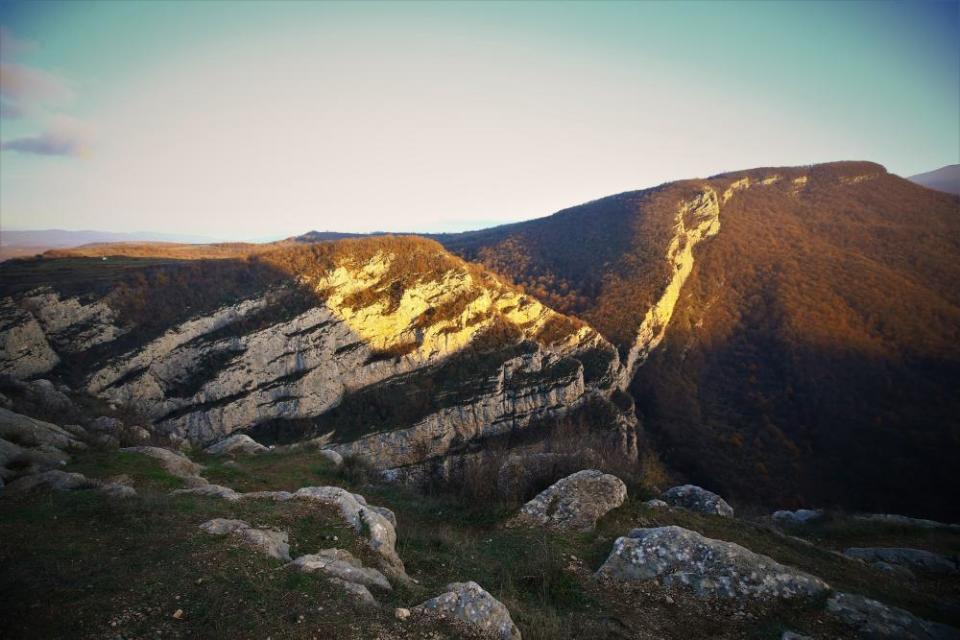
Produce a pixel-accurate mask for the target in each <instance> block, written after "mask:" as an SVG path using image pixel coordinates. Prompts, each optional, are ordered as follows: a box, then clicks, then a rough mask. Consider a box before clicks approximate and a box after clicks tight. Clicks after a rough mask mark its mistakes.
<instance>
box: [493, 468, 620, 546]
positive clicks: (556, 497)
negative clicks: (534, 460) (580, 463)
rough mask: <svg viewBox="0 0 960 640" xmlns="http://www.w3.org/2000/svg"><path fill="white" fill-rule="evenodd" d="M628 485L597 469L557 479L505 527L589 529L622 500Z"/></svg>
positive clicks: (558, 529) (560, 529) (562, 529)
mask: <svg viewBox="0 0 960 640" xmlns="http://www.w3.org/2000/svg"><path fill="white" fill-rule="evenodd" d="M626 498H627V486H626V485H625V484H623V482H622V481H621V480H620V479H619V478H617V477H616V476H612V475H610V474H607V473H603V472H602V471H598V470H596V469H587V470H584V471H578V472H577V473H574V474H573V475H570V476H567V477H566V478H563V479H562V480H558V481H557V482H555V483H554V484H553V485H551V486H550V487H549V488H547V489H545V490H544V491H542V492H541V493H540V494H539V495H537V497H535V498H534V499H533V500H531V501H530V502H528V503H527V504H525V505H523V508H522V509H521V510H520V513H518V514H517V515H516V516H514V517H513V518H512V519H511V520H509V521H508V522H507V526H508V527H542V528H544V529H552V530H557V531H592V530H593V529H594V527H596V526H597V520H599V519H600V518H602V517H603V516H604V515H605V514H607V513H608V512H609V511H611V510H613V509H616V508H617V507H619V506H620V505H622V504H623V501H624V500H626Z"/></svg>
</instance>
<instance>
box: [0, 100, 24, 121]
mask: <svg viewBox="0 0 960 640" xmlns="http://www.w3.org/2000/svg"><path fill="white" fill-rule="evenodd" d="M23 115H24V111H23V109H22V108H21V107H18V106H17V105H15V104H13V103H12V102H5V101H3V100H0V118H5V119H7V120H13V119H14V118H22V117H23Z"/></svg>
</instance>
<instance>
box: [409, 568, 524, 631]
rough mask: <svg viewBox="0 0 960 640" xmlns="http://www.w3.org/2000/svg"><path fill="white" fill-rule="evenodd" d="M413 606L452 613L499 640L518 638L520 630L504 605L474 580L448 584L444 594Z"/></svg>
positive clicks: (447, 613)
mask: <svg viewBox="0 0 960 640" xmlns="http://www.w3.org/2000/svg"><path fill="white" fill-rule="evenodd" d="M416 609H420V610H426V611H436V612H438V613H443V614H446V615H451V616H454V617H455V618H459V619H460V620H463V621H464V622H467V623H469V624H471V625H474V626H476V627H478V628H480V629H482V630H483V631H485V632H486V633H488V634H489V635H491V636H492V637H495V638H499V639H500V640H521V635H520V630H519V629H517V625H515V624H514V623H513V619H512V618H511V617H510V612H509V611H508V610H507V608H506V607H505V606H503V603H501V602H500V601H499V600H497V599H496V598H494V597H493V596H491V595H490V594H489V593H487V592H486V590H484V589H483V587H481V586H480V585H478V584H477V583H476V582H472V581H471V582H454V583H451V584H448V585H447V592H446V593H442V594H440V595H439V596H437V597H436V598H432V599H430V600H427V601H426V602H424V603H423V604H421V605H419V606H417V607H416Z"/></svg>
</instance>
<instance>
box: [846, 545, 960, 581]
mask: <svg viewBox="0 0 960 640" xmlns="http://www.w3.org/2000/svg"><path fill="white" fill-rule="evenodd" d="M843 555H845V556H847V557H848V558H853V559H855V560H863V561H864V562H871V563H885V564H888V565H896V566H898V567H903V568H905V569H908V570H912V571H919V572H923V573H937V574H943V575H956V574H958V573H960V564H958V562H957V558H952V557H949V556H945V555H941V554H939V553H932V552H930V551H924V550H922V549H907V548H903V547H851V548H849V549H847V550H845V551H844V552H843Z"/></svg>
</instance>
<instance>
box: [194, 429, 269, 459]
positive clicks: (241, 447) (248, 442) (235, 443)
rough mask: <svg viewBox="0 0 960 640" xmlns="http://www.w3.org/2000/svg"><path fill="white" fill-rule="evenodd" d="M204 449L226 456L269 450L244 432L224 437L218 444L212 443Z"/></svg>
mask: <svg viewBox="0 0 960 640" xmlns="http://www.w3.org/2000/svg"><path fill="white" fill-rule="evenodd" d="M204 451H205V452H206V453H209V454H210V455H214V456H225V455H236V454H238V453H241V454H245V455H254V454H257V453H264V452H265V451H268V449H267V448H266V447H265V446H263V445H262V444H260V443H259V442H257V441H256V440H254V439H253V438H251V437H250V436H248V435H246V434H242V433H236V434H234V435H232V436H229V437H227V438H224V439H223V440H221V441H220V442H217V443H216V444H212V445H210V446H209V447H207V448H206V449H204Z"/></svg>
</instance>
